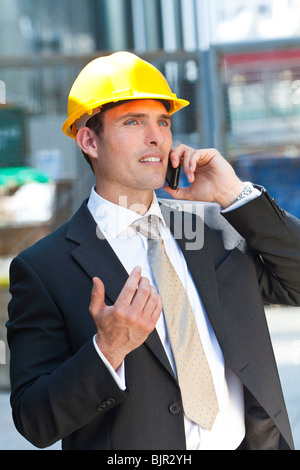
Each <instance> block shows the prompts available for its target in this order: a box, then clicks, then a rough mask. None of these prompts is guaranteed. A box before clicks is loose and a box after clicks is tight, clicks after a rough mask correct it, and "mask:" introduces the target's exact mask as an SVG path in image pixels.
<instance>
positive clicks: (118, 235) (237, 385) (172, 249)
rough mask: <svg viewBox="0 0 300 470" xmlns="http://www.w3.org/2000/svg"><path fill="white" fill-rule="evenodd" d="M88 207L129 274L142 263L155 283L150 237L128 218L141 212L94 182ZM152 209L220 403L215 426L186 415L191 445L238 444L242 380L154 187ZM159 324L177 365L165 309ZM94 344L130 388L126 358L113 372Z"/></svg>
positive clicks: (241, 430)
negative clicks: (219, 338)
mask: <svg viewBox="0 0 300 470" xmlns="http://www.w3.org/2000/svg"><path fill="white" fill-rule="evenodd" d="M259 194H260V193H259V191H257V190H254V194H252V195H251V196H250V198H253V197H257V196H258V195H259ZM247 200H249V198H248V199H247ZM245 202H246V201H245V200H243V201H242V202H239V205H241V204H243V203H245ZM236 207H237V204H234V206H232V208H236ZM88 209H89V210H90V212H91V214H92V215H93V217H94V219H95V221H96V223H97V226H98V228H100V230H101V233H103V236H104V237H105V238H106V239H107V241H108V242H109V244H110V245H111V247H112V249H113V250H114V251H115V253H116V254H117V256H118V258H119V260H120V262H121V263H122V264H123V266H124V268H125V269H126V271H127V272H128V274H130V272H131V271H132V270H133V268H134V267H135V266H137V265H139V266H141V267H142V275H143V276H144V277H147V278H148V279H149V280H150V282H151V283H152V284H153V285H155V282H154V279H153V276H152V272H151V268H150V265H149V261H148V256H147V243H148V240H147V239H146V237H144V236H143V235H141V234H140V233H137V232H136V231H135V230H134V229H132V227H130V224H132V223H133V222H134V221H135V220H137V219H138V218H140V215H139V214H137V213H136V212H134V211H132V210H130V209H127V208H125V207H122V206H119V205H116V204H113V203H111V202H109V201H107V200H105V199H103V198H102V197H100V196H99V195H98V194H97V193H96V192H95V190H94V188H92V191H91V195H90V198H89V201H88ZM149 214H155V215H157V216H158V217H159V218H160V221H161V223H160V233H161V236H162V238H163V239H164V242H165V246H166V251H167V253H168V256H169V258H170V260H171V262H172V263H173V265H174V267H175V270H176V271H177V273H178V275H179V277H180V279H181V281H182V283H183V285H184V287H185V289H186V291H187V294H188V296H189V299H190V302H191V305H192V308H193V311H194V314H195V318H196V323H197V326H198V329H199V334H200V337H201V340H202V343H203V347H204V350H205V353H206V356H207V359H208V362H209V364H210V368H211V372H212V376H213V380H214V385H215V389H216V393H217V397H218V402H219V407H220V411H219V413H218V416H217V418H216V420H215V423H214V425H213V428H212V430H211V431H207V430H205V429H202V428H201V427H200V426H198V425H197V424H195V423H194V422H192V421H191V420H189V419H188V418H186V417H185V418H184V424H185V434H186V445H187V449H188V450H193V449H194V450H196V449H199V450H213V449H215V450H231V449H236V448H237V447H238V446H239V444H240V443H241V441H242V440H243V438H244V435H245V420H244V400H243V386H242V384H241V382H240V381H239V379H238V378H237V377H236V376H235V374H234V373H233V372H232V371H231V370H230V369H229V368H228V367H227V366H226V365H225V364H224V358H223V354H222V351H221V349H220V347H219V344H218V341H217V339H216V337H215V334H214V332H213V329H212V327H211V325H210V322H209V320H208V318H207V315H206V312H205V310H204V307H203V305H202V302H201V299H200V297H199V294H198V291H197V289H196V287H195V285H194V282H193V279H192V277H191V275H190V273H189V270H188V268H187V265H186V261H185V259H184V256H183V254H182V252H181V250H180V249H179V247H178V245H177V242H176V240H174V238H173V235H172V234H171V232H170V230H169V228H168V227H167V226H166V224H165V222H164V219H163V216H162V214H161V211H160V207H159V204H158V202H157V199H156V196H155V193H154V198H153V202H152V205H151V207H150V209H149V211H148V213H147V214H146V215H149ZM156 329H157V332H158V334H159V337H160V339H161V342H162V344H163V346H164V348H165V351H166V354H167V356H168V358H169V361H170V363H171V365H172V367H173V369H174V364H173V359H172V354H171V349H170V344H169V340H168V336H167V331H166V325H165V321H164V315H163V312H162V314H161V315H160V317H159V320H158V322H157V325H156ZM94 345H95V348H96V350H97V351H98V354H99V355H100V357H101V359H102V360H103V361H104V363H105V364H106V366H107V367H108V368H109V370H110V372H111V374H112V375H113V377H114V378H115V380H116V382H117V383H118V385H119V387H120V388H121V389H123V390H124V389H125V388H126V383H125V370H124V368H125V367H126V366H125V364H124V363H123V364H122V365H121V367H120V368H119V370H118V371H117V372H115V371H114V369H113V368H112V367H111V365H110V364H109V362H108V361H107V360H106V358H105V357H104V356H103V354H102V353H101V351H100V350H99V348H98V347H97V344H96V342H95V339H94Z"/></svg>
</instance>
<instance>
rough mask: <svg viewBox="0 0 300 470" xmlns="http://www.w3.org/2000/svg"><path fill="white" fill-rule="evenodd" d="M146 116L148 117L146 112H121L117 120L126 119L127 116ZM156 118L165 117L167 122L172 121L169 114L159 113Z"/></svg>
mask: <svg viewBox="0 0 300 470" xmlns="http://www.w3.org/2000/svg"><path fill="white" fill-rule="evenodd" d="M148 117H150V115H149V114H147V113H127V114H123V115H122V116H120V117H119V118H118V119H117V121H119V120H123V119H128V118H148ZM158 119H166V120H167V121H169V122H171V121H172V118H171V116H170V115H169V114H159V115H158Z"/></svg>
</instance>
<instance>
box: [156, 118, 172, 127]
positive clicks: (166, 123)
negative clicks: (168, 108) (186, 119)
mask: <svg viewBox="0 0 300 470" xmlns="http://www.w3.org/2000/svg"><path fill="white" fill-rule="evenodd" d="M158 125H159V126H162V127H170V126H171V122H170V121H167V120H165V119H163V120H161V121H159V122H158Z"/></svg>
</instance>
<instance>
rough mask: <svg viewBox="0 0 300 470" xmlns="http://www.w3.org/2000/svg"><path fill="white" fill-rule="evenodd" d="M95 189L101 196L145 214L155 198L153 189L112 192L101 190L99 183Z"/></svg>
mask: <svg viewBox="0 0 300 470" xmlns="http://www.w3.org/2000/svg"><path fill="white" fill-rule="evenodd" d="M95 191H96V193H97V194H99V196H101V197H103V198H104V199H106V200H107V201H109V202H112V203H113V204H117V205H118V206H121V207H125V208H126V209H129V210H131V211H134V212H136V213H137V214H140V215H144V214H146V212H147V211H148V209H149V207H150V206H151V203H152V200H153V191H152V190H151V191H149V190H147V191H135V192H134V194H133V193H132V192H131V193H130V194H123V195H122V194H117V193H113V192H112V193H110V192H105V191H102V190H101V187H100V186H99V185H96V187H95Z"/></svg>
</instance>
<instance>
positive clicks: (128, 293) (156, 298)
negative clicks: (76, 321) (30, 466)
mask: <svg viewBox="0 0 300 470" xmlns="http://www.w3.org/2000/svg"><path fill="white" fill-rule="evenodd" d="M93 284H94V285H93V290H92V294H91V302H90V307H89V310H90V314H91V315H92V317H93V319H94V322H95V324H96V326H97V335H96V342H97V345H98V347H99V349H100V350H101V352H102V354H103V355H104V356H105V357H106V358H107V360H108V361H109V362H110V364H111V365H112V367H113V368H114V369H115V370H117V369H118V368H119V367H120V365H121V364H122V362H123V360H124V358H125V356H126V355H127V354H128V353H129V352H131V351H133V350H134V349H136V348H138V347H139V346H140V345H141V344H142V343H143V342H144V341H145V340H146V339H147V337H148V335H149V334H150V333H151V332H152V331H153V330H154V328H155V325H156V323H157V320H158V318H159V315H160V313H161V310H162V300H161V297H160V295H159V294H158V293H157V291H156V289H155V288H154V287H153V286H151V285H150V282H149V280H148V279H147V278H145V277H142V275H141V268H140V267H136V268H134V270H133V271H132V273H131V274H130V276H129V277H128V279H127V281H126V283H125V284H124V287H123V289H122V291H121V292H120V295H119V297H118V298H117V300H116V302H115V304H114V305H111V306H110V305H106V304H105V289H104V285H103V282H102V281H101V280H100V279H99V278H97V277H95V278H93Z"/></svg>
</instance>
